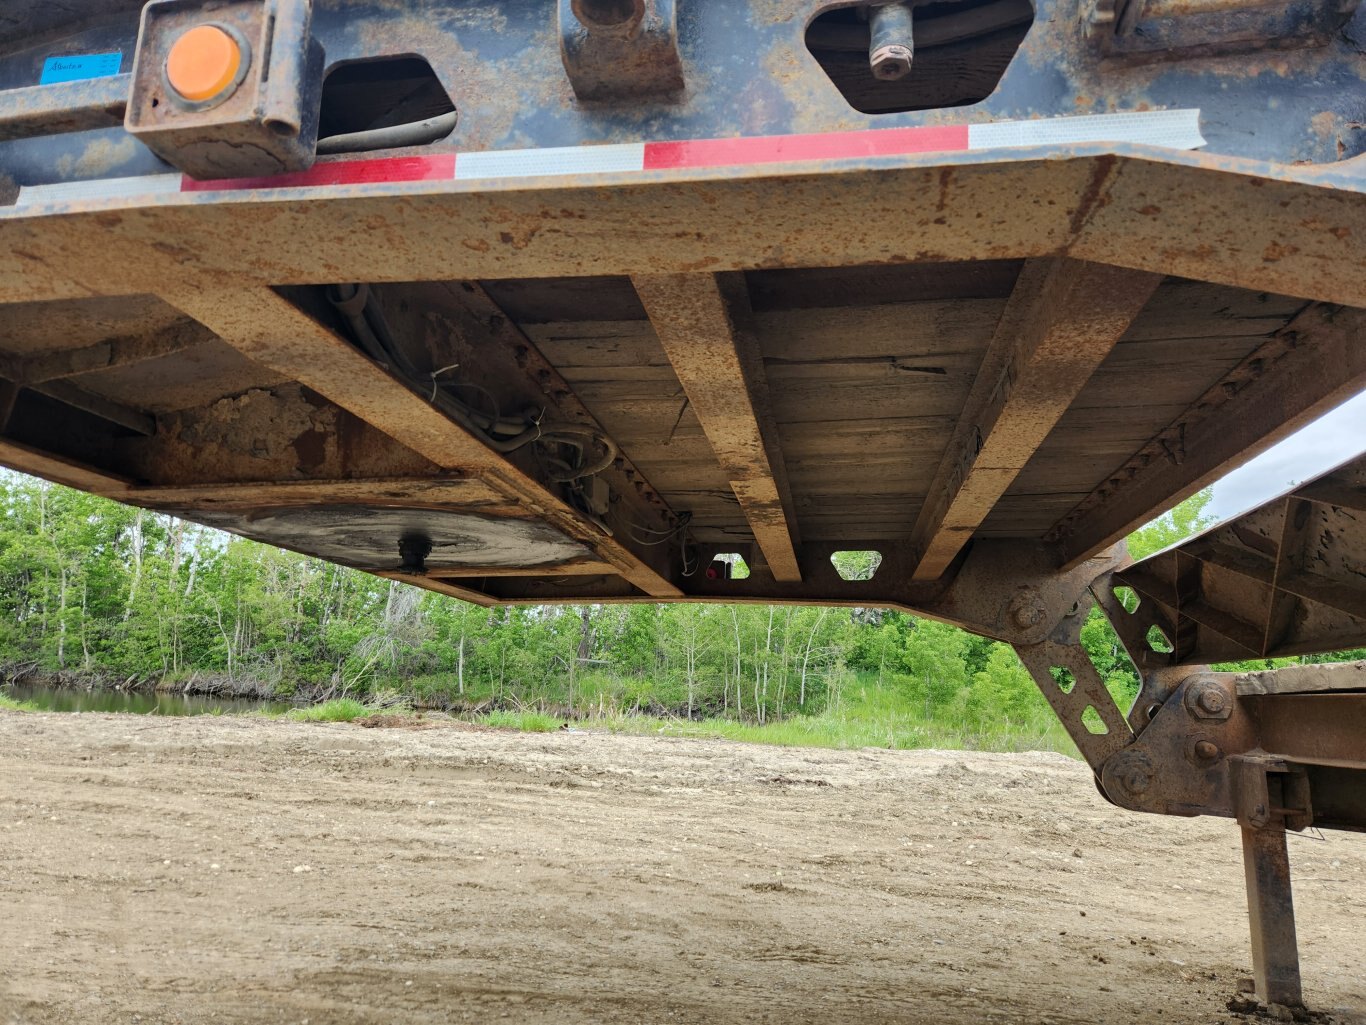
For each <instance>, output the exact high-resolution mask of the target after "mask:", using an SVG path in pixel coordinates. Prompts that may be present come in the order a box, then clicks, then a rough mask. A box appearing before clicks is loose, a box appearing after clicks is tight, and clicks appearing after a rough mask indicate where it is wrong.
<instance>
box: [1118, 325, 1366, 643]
mask: <svg viewBox="0 0 1366 1025" xmlns="http://www.w3.org/2000/svg"><path fill="white" fill-rule="evenodd" d="M1354 344H1356V345H1358V346H1359V345H1360V343H1359V342H1358V343H1354ZM1344 355H1349V354H1344ZM1341 369H1342V367H1341V365H1340V364H1339V365H1338V366H1335V367H1332V368H1331V369H1326V370H1325V372H1328V373H1334V372H1335V373H1340V372H1341ZM1363 506H1366V457H1358V458H1357V459H1355V460H1352V461H1351V462H1349V463H1347V464H1346V465H1344V466H1342V467H1339V468H1338V469H1336V470H1334V471H1332V472H1331V473H1328V474H1326V475H1324V476H1322V477H1320V478H1318V479H1317V480H1315V481H1313V482H1311V483H1309V484H1306V485H1304V486H1303V487H1301V488H1296V489H1295V490H1294V491H1292V492H1291V493H1290V494H1288V495H1285V496H1282V497H1280V498H1277V499H1275V500H1273V501H1271V502H1268V503H1267V504H1265V505H1263V506H1261V507H1259V508H1257V509H1254V510H1252V511H1250V512H1248V513H1245V514H1243V515H1242V516H1240V517H1237V518H1236V519H1233V520H1230V521H1228V522H1225V523H1221V524H1219V525H1218V526H1217V527H1215V528H1213V529H1211V530H1209V531H1206V532H1205V533H1203V534H1201V535H1199V536H1198V537H1195V538H1192V539H1191V540H1189V541H1186V542H1183V543H1182V544H1181V545H1179V546H1177V547H1175V548H1172V549H1169V550H1167V551H1165V552H1161V553H1159V554H1157V555H1154V556H1151V557H1150V558H1148V559H1145V560H1143V561H1142V562H1140V563H1138V564H1137V565H1135V566H1131V567H1128V568H1126V569H1123V570H1121V571H1120V572H1119V573H1118V574H1116V575H1115V577H1114V578H1113V580H1112V581H1111V586H1127V587H1131V588H1133V589H1134V590H1135V591H1136V592H1137V593H1138V594H1139V595H1140V596H1141V598H1142V599H1143V602H1142V604H1141V605H1140V606H1139V609H1138V612H1139V613H1141V614H1143V615H1145V616H1147V617H1149V619H1152V617H1154V616H1156V617H1158V618H1157V619H1154V620H1153V621H1152V623H1151V624H1150V626H1152V625H1155V626H1157V628H1158V629H1160V630H1161V631H1162V632H1163V635H1164V637H1165V643H1162V644H1159V645H1157V646H1155V645H1154V643H1153V642H1152V640H1150V639H1148V638H1146V637H1145V638H1144V639H1142V640H1135V641H1134V643H1135V644H1136V645H1137V646H1138V647H1139V652H1140V653H1141V654H1140V661H1141V663H1145V664H1146V665H1147V666H1149V667H1154V668H1155V667H1157V666H1159V665H1181V664H1185V665H1191V664H1196V665H1198V664H1202V663H1211V662H1219V661H1229V660H1237V659H1245V658H1254V657H1262V658H1272V657H1277V656H1284V655H1297V654H1306V653H1313V652H1318V651H1325V650H1332V649H1335V648H1336V649H1340V650H1345V649H1350V648H1354V647H1359V646H1361V645H1362V644H1364V643H1366V581H1363V576H1362V567H1363V566H1366V528H1363V518H1362V513H1361V509H1362V507H1363ZM1144 606H1148V609H1147V610H1146V611H1145V610H1144ZM1128 616H1129V614H1128V613H1127V612H1125V611H1117V612H1114V613H1112V618H1115V619H1116V620H1118V621H1119V622H1120V623H1123V622H1124V621H1125V620H1126V619H1127V618H1128ZM1144 633H1145V634H1146V633H1147V630H1146V629H1145V631H1144ZM1168 647H1169V648H1170V649H1171V650H1170V651H1169V652H1164V651H1162V650H1161V649H1162V648H1168Z"/></svg>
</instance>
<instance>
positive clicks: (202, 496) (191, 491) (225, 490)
mask: <svg viewBox="0 0 1366 1025" xmlns="http://www.w3.org/2000/svg"><path fill="white" fill-rule="evenodd" d="M123 500H124V501H126V502H129V503H131V504H133V505H141V506H145V507H147V508H149V509H159V510H164V511H167V512H170V511H174V510H195V509H204V510H210V509H223V510H236V511H246V512H250V511H251V510H252V509H258V508H262V507H271V508H280V507H284V506H296V505H297V506H309V505H365V506H372V507H382V506H397V507H401V508H410V509H412V508H431V509H442V508H450V507H452V506H458V507H459V508H461V509H468V510H471V511H475V512H480V513H483V514H485V515H509V516H517V515H525V514H524V513H521V511H520V509H519V507H518V506H517V505H516V503H514V502H512V501H510V500H509V499H508V498H507V497H506V496H505V495H503V494H502V492H500V491H497V490H495V489H494V488H492V487H490V486H489V485H488V484H485V483H484V482H483V481H481V480H479V479H478V478H475V477H447V478H441V477H418V478H413V477H385V478H352V479H348V480H285V481H243V482H237V483H212V484H210V483H206V484H181V485H169V486H159V487H147V486H132V487H129V488H127V489H126V490H125V491H124V492H123ZM187 516H188V518H190V519H193V513H192V512H189V513H187Z"/></svg>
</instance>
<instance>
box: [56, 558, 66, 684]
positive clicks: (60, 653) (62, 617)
mask: <svg viewBox="0 0 1366 1025" xmlns="http://www.w3.org/2000/svg"><path fill="white" fill-rule="evenodd" d="M57 664H58V665H59V666H61V667H62V668H63V669H65V668H66V566H65V565H63V566H62V567H61V584H60V590H59V591H58V592H57Z"/></svg>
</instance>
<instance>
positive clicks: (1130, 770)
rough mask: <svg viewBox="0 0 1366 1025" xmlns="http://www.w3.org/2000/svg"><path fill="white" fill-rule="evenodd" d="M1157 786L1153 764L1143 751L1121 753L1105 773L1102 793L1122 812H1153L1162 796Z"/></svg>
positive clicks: (1106, 764) (1108, 765) (1102, 773)
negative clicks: (1156, 801)
mask: <svg viewBox="0 0 1366 1025" xmlns="http://www.w3.org/2000/svg"><path fill="white" fill-rule="evenodd" d="M1156 784H1157V775H1156V770H1154V768H1153V763H1152V760H1151V759H1150V758H1149V757H1148V756H1147V755H1146V754H1144V753H1143V752H1142V751H1133V750H1129V751H1121V752H1119V753H1118V754H1116V755H1115V756H1114V757H1113V758H1111V759H1110V760H1109V761H1107V762H1106V763H1105V765H1104V766H1103V767H1102V769H1101V774H1100V787H1101V790H1102V791H1103V792H1104V793H1105V795H1106V796H1107V797H1108V798H1109V799H1110V800H1111V801H1113V802H1114V803H1115V804H1117V805H1119V806H1120V807H1121V808H1132V809H1133V810H1135V811H1145V810H1148V811H1151V810H1152V807H1151V805H1152V802H1153V798H1154V797H1158V796H1160V794H1161V791H1160V788H1158V787H1157V785H1156Z"/></svg>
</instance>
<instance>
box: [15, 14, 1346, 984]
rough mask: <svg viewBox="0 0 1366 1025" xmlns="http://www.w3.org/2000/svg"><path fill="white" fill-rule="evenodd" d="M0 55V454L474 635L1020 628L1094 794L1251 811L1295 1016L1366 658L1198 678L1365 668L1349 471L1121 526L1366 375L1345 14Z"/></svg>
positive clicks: (28, 35)
mask: <svg viewBox="0 0 1366 1025" xmlns="http://www.w3.org/2000/svg"><path fill="white" fill-rule="evenodd" d="M0 28H3V32H0V463H3V464H4V465H6V466H9V467H12V468H15V469H18V470H22V471H25V472H28V473H33V474H37V475H39V476H42V477H45V478H47V479H49V480H53V481H57V482H60V483H62V484H67V485H70V486H73V487H77V488H81V489H83V490H86V491H90V492H93V493H96V494H99V495H103V496H106V497H109V498H113V499H116V500H118V501H121V502H126V503H130V504H134V505H138V506H141V507H144V508H148V509H154V510H158V511H161V512H166V513H171V514H175V515H178V516H183V517H186V518H188V519H191V520H195V521H197V522H200V523H205V524H209V525H211V526H215V527H220V528H222V529H225V530H229V531H232V532H235V533H238V534H241V535H244V536H247V537H253V538H257V539H260V540H263V541H267V542H269V543H272V544H276V545H280V546H282V547H286V548H290V549H293V550H296V551H300V552H305V553H308V554H312V555H317V556H320V557H322V558H325V559H329V560H332V561H334V562H337V563H341V564H345V565H348V566H352V567H356V568H358V569H362V570H366V571H369V572H372V573H376V574H379V575H381V576H384V577H387V578H389V579H393V580H400V581H404V582H407V583H411V584H415V585H417V586H420V587H424V588H428V589H430V590H433V591H437V592H440V593H443V594H447V595H451V596H454V597H457V598H461V599H464V600H467V601H471V602H476V603H479V604H483V605H494V604H500V603H526V604H545V603H558V602H663V601H707V602H799V603H812V604H830V605H843V606H849V607H870V606H877V607H888V608H898V609H903V610H907V611H910V612H914V613H916V614H917V615H922V616H929V617H934V618H937V619H940V620H943V621H946V622H950V623H955V624H958V625H960V626H962V627H964V628H966V629H969V630H972V631H975V632H977V633H980V634H984V635H986V636H989V637H992V638H995V639H998V640H1001V641H1004V642H1006V643H1009V644H1011V645H1013V646H1014V647H1015V649H1016V651H1017V652H1019V654H1020V657H1021V658H1022V659H1023V661H1024V663H1025V664H1026V666H1028V668H1029V669H1030V671H1031V673H1032V674H1033V675H1034V677H1035V679H1036V680H1037V682H1038V683H1039V686H1040V688H1041V689H1042V691H1043V693H1044V694H1045V696H1046V697H1047V698H1048V700H1049V702H1050V703H1051V705H1052V707H1053V708H1054V710H1055V711H1056V712H1057V714H1058V715H1059V717H1060V719H1061V720H1062V722H1063V724H1064V725H1065V726H1066V728H1067V729H1068V731H1069V733H1070V734H1071V735H1072V737H1073V738H1074V739H1075V740H1076V742H1077V745H1078V747H1079V749H1080V750H1081V753H1082V755H1083V756H1084V757H1085V758H1086V760H1087V761H1088V763H1089V764H1090V765H1091V766H1092V768H1093V769H1094V770H1095V773H1096V777H1097V781H1098V784H1099V787H1100V789H1101V792H1102V794H1103V795H1104V796H1105V798H1106V799H1108V800H1110V801H1111V802H1113V803H1115V804H1117V805H1119V806H1121V807H1124V808H1128V809H1132V810H1134V811H1136V812H1147V813H1156V814H1168V815H1219V816H1224V817H1228V818H1231V819H1235V820H1236V821H1237V823H1238V825H1239V827H1240V828H1241V829H1242V832H1243V838H1244V850H1245V852H1246V859H1247V871H1248V893H1249V901H1250V908H1251V919H1252V926H1253V950H1254V956H1255V962H1256V967H1257V985H1258V993H1259V995H1260V997H1261V998H1262V999H1263V1000H1264V1001H1266V1002H1267V1003H1273V1004H1281V1005H1287V1006H1293V1005H1297V1004H1300V1003H1302V994H1301V992H1300V982H1299V972H1298V963H1297V959H1296V952H1295V933H1294V924H1293V914H1292V912H1291V900H1290V888H1289V885H1290V884H1289V869H1288V860H1287V856H1286V843H1285V835H1286V831H1287V830H1289V831H1292V832H1293V831H1295V830H1301V829H1304V828H1307V827H1309V826H1310V825H1313V826H1315V827H1318V828H1336V829H1354V830H1361V829H1366V796H1364V795H1366V784H1363V782H1362V780H1363V777H1362V775H1361V774H1362V772H1363V770H1364V769H1366V719H1364V718H1363V716H1364V715H1366V711H1363V710H1366V686H1363V680H1362V678H1363V671H1362V669H1361V667H1360V666H1350V665H1349V666H1345V667H1341V666H1326V665H1325V666H1320V665H1313V664H1305V665H1298V666H1293V667H1291V668H1287V669H1279V670H1270V671H1267V672H1259V673H1250V674H1247V673H1245V674H1230V673H1218V672H1213V671H1211V670H1209V669H1208V668H1207V667H1208V666H1211V665H1219V664H1222V663H1227V662H1236V661H1244V660H1248V659H1254V658H1256V659H1271V658H1280V657H1295V656H1300V657H1301V659H1300V661H1302V662H1303V661H1305V657H1307V656H1311V655H1315V654H1317V653H1322V652H1333V651H1341V650H1345V649H1350V648H1354V647H1360V646H1363V645H1366V534H1364V533H1363V530H1364V529H1366V528H1363V523H1366V498H1364V497H1363V496H1364V495H1366V479H1364V478H1363V470H1362V467H1361V465H1360V463H1359V462H1357V463H1352V464H1349V465H1348V466H1345V467H1343V468H1341V469H1339V470H1338V471H1336V472H1334V473H1333V474H1330V475H1328V476H1327V477H1325V478H1323V479H1321V480H1318V481H1316V482H1314V483H1312V484H1309V485H1305V486H1303V487H1301V488H1299V489H1298V490H1296V491H1294V492H1293V493H1292V494H1290V495H1288V496H1286V497H1284V498H1282V499H1279V500H1277V501H1276V502H1273V503H1271V504H1270V505H1268V506H1266V507H1265V508H1263V509H1260V510H1257V511H1254V512H1252V513H1249V514H1247V515H1246V516H1244V517H1242V518H1240V519H1238V520H1237V521H1235V522H1233V523H1231V524H1226V525H1224V526H1221V527H1220V528H1218V529H1217V530H1215V531H1213V532H1211V533H1208V534H1205V535H1203V536H1202V537H1200V538H1198V539H1195V540H1192V541H1190V542H1188V543H1186V544H1183V545H1182V546H1179V547H1177V548H1175V549H1173V550H1171V551H1168V552H1164V553H1160V554H1159V555H1156V556H1153V557H1152V558H1150V559H1146V560H1144V561H1142V562H1140V563H1138V564H1134V563H1133V562H1132V561H1131V560H1130V559H1129V558H1128V557H1127V555H1126V554H1125V552H1124V549H1123V545H1122V541H1123V538H1124V537H1125V536H1126V535H1127V534H1128V533H1129V532H1130V531H1132V530H1133V529H1134V528H1136V527H1138V526H1141V525H1143V524H1144V523H1146V522H1148V521H1149V520H1151V519H1152V518H1153V517H1155V516H1157V515H1158V514H1160V513H1162V512H1163V511H1164V510H1167V509H1169V508H1171V507H1172V506H1173V505H1175V504H1176V503H1178V502H1179V501H1181V500H1182V499H1184V498H1186V497H1188V496H1190V495H1192V494H1194V493H1195V492H1197V491H1198V490H1200V489H1201V488H1203V487H1205V486H1206V485H1208V484H1209V483H1211V482H1212V481H1214V480H1216V479H1217V478H1218V477H1219V476H1220V475H1222V474H1223V473H1224V472H1226V471H1227V470H1229V469H1230V468H1232V467H1234V466H1236V465H1238V464H1240V463H1241V462H1243V461H1245V460H1246V459H1248V458H1250V457H1251V456H1252V455H1255V454H1256V453H1258V452H1260V451H1263V450H1265V449H1266V448H1268V447H1270V446H1271V445H1273V444H1275V443H1276V442H1277V441H1279V440H1281V439H1283V438H1285V437H1286V436H1288V435H1289V434H1290V433H1291V432H1293V431H1294V430H1296V429H1297V428H1298V427H1300V426H1303V425H1304V424H1306V423H1308V422H1310V421H1311V420H1313V419H1314V418H1315V417H1317V416H1319V415H1320V414H1322V413H1323V412H1325V411H1327V410H1329V409H1331V408H1332V407H1333V406H1335V405H1336V404H1338V403H1340V402H1342V401H1343V400H1345V399H1347V398H1349V397H1351V396H1353V395H1355V394H1357V393H1359V392H1361V391H1362V390H1363V389H1366V278H1363V275H1362V273H1361V268H1362V266H1363V262H1364V261H1366V131H1363V128H1362V124H1361V118H1360V109H1361V106H1362V104H1363V102H1366V81H1364V80H1363V76H1366V60H1363V47H1366V9H1361V8H1359V5H1358V3H1357V2H1356V0H1305V2H1302V3H1296V4H1291V5H1269V4H1265V3H1262V2H1259V0H1221V2H1218V3H1197V2H1176V0H1171V2H1159V0H1035V2H1032V3H1031V2H1029V0H942V2H936V3H924V4H921V3H897V4H885V3H876V4H873V3H867V4H860V3H851V2H844V0H840V2H833V0H750V2H741V3H732V2H730V0H725V2H723V0H558V3H556V4H547V3H543V2H532V0H524V2H496V0H448V2H438V0H422V2H417V3H408V4H401V5H395V4H381V3H373V4H368V3H365V2H346V3H341V2H327V0H317V2H313V3H310V2H307V0H216V2H213V3H209V2H201V0H154V2H152V3H148V4H146V5H145V7H144V5H143V4H141V3H139V2H136V0H104V2H102V3H100V4H95V3H93V2H91V3H87V2H84V0H80V2H74V3H66V4H62V5H48V4H33V3H26V2H13V0H0ZM851 551H854V552H861V553H865V554H866V555H867V556H868V560H867V561H868V563H869V565H875V567H876V569H875V572H873V573H872V574H871V576H867V578H866V579H856V580H850V579H845V578H844V577H843V576H841V574H840V572H839V571H838V570H837V568H836V565H835V564H834V563H833V562H832V556H834V555H836V554H837V553H841V552H851ZM741 565H743V566H744V571H743V572H742V571H739V570H738V567H739V566H741ZM865 576H866V575H865ZM1092 603H1096V604H1099V606H1100V607H1101V609H1102V610H1103V611H1104V613H1105V615H1106V616H1107V617H1108V618H1109V620H1110V621H1111V623H1112V624H1113V625H1114V627H1115V630H1116V631H1117V633H1118V634H1119V636H1120V638H1121V639H1122V640H1123V643H1124V645H1125V647H1126V648H1127V650H1128V652H1129V654H1130V656H1131V657H1132V658H1133V660H1134V663H1135V665H1136V666H1137V668H1138V670H1139V673H1140V676H1141V677H1142V680H1143V689H1142V693H1141V694H1140V696H1139V699H1138V702H1137V703H1136V704H1135V705H1134V707H1133V708H1132V709H1129V710H1124V709H1121V708H1119V707H1118V706H1117V705H1116V703H1115V701H1114V699H1113V698H1112V697H1111V696H1110V694H1109V692H1108V690H1107V689H1106V687H1105V686H1104V683H1103V681H1102V680H1101V679H1100V677H1099V676H1098V674H1097V673H1096V671H1095V669H1094V667H1092V666H1091V664H1090V662H1089V660H1088V659H1087V658H1086V656H1085V652H1084V650H1083V649H1082V648H1081V646H1080V644H1079V630H1080V625H1081V623H1082V621H1083V619H1084V617H1085V614H1086V612H1087V611H1088V610H1089V609H1090V607H1091V605H1092Z"/></svg>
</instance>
